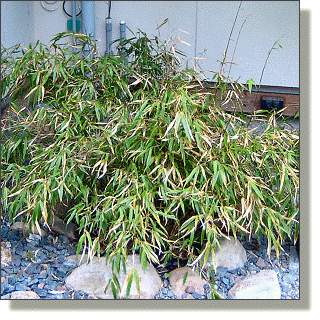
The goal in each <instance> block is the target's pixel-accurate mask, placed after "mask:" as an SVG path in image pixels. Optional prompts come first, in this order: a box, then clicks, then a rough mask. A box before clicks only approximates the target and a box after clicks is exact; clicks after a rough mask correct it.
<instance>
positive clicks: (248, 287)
mask: <svg viewBox="0 0 320 320" xmlns="http://www.w3.org/2000/svg"><path fill="white" fill-rule="evenodd" d="M229 298H230V299H280V298H281V289H280V285H279V282H278V278H277V274H276V272H275V271H273V270H262V271H260V272H259V273H257V274H255V275H250V276H247V277H245V278H244V279H242V280H239V281H238V282H237V283H236V284H235V285H234V286H233V287H232V288H231V289H230V290H229Z"/></svg>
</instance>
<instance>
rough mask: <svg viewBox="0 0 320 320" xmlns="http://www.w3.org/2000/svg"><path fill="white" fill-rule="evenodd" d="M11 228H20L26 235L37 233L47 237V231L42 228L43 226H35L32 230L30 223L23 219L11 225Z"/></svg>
mask: <svg viewBox="0 0 320 320" xmlns="http://www.w3.org/2000/svg"><path fill="white" fill-rule="evenodd" d="M11 229H12V230H18V231H20V232H22V233H23V235H24V236H28V235H29V234H36V235H39V236H41V237H45V236H46V235H47V233H46V232H45V231H44V230H42V229H41V228H40V229H38V228H36V227H35V226H33V227H32V228H31V230H30V229H29V225H28V224H26V223H23V222H21V221H17V222H15V223H13V224H12V226H11Z"/></svg>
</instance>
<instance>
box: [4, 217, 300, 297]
mask: <svg viewBox="0 0 320 320" xmlns="http://www.w3.org/2000/svg"><path fill="white" fill-rule="evenodd" d="M1 220H2V221H1V241H2V242H3V243H4V245H5V247H6V248H11V252H12V262H11V264H3V263H1V299H8V298H9V297H10V294H11V293H12V292H13V291H26V290H32V291H34V292H36V293H37V294H38V295H39V296H40V298H42V299H95V297H93V296H90V295H88V294H86V293H84V292H81V291H74V290H68V289H67V288H66V287H65V279H66V277H67V276H68V274H69V273H70V272H71V271H72V270H73V268H74V267H75V266H74V265H73V264H71V263H70V262H68V261H67V260H66V259H65V257H66V256H69V255H74V254H75V253H76V246H77V243H76V242H71V241H70V240H69V239H68V238H67V237H65V236H61V235H59V236H56V235H51V234H50V235H48V236H46V237H44V238H40V237H39V236H35V235H30V236H29V237H28V238H26V237H23V236H22V234H21V233H19V232H18V231H13V230H11V229H10V227H9V224H8V222H7V221H4V220H3V219H1ZM241 242H242V244H243V246H244V248H245V249H246V251H247V257H248V261H247V262H246V263H245V265H244V266H243V267H242V268H238V269H236V270H231V271H228V270H227V269H226V268H223V267H218V269H217V272H216V273H215V274H214V282H215V285H214V286H215V289H216V290H217V292H218V293H219V294H220V295H221V297H223V298H225V299H227V298H228V291H229V290H230V289H231V287H232V286H233V285H234V284H235V282H236V281H237V280H239V279H242V278H244V277H245V276H247V275H249V274H256V273H258V272H260V270H262V269H273V270H274V271H275V272H276V273H277V276H278V280H279V284H280V288H281V299H299V259H298V256H297V252H296V250H295V247H294V246H293V245H292V244H290V243H285V244H284V246H283V248H284V249H285V252H284V253H282V254H281V255H280V258H279V260H277V259H276V255H275V252H274V251H272V252H271V257H270V259H269V258H268V257H267V243H266V241H265V239H264V238H262V239H261V241H260V243H259V248H256V249H254V248H253V247H252V243H248V242H246V241H245V240H243V241H241ZM257 249H259V250H257ZM174 268H177V262H173V263H171V264H168V265H167V266H166V268H165V269H161V268H158V272H159V275H160V277H161V280H162V288H161V290H160V292H159V293H158V294H157V295H156V296H155V299H176V296H175V295H174V293H173V291H172V290H171V287H170V283H169V280H168V279H167V278H166V276H165V275H166V272H168V270H169V271H171V270H173V269H174ZM163 270H166V272H164V271H163ZM205 292H206V295H201V294H199V293H197V292H190V293H191V294H192V296H193V298H194V299H210V297H211V289H210V286H208V288H205ZM186 295H187V294H186Z"/></svg>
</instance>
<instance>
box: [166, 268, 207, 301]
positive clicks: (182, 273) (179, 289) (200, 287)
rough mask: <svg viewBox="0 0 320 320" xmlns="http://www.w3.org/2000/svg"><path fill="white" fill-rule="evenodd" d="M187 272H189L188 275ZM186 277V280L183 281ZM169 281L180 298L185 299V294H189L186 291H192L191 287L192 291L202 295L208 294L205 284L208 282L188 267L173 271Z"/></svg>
mask: <svg viewBox="0 0 320 320" xmlns="http://www.w3.org/2000/svg"><path fill="white" fill-rule="evenodd" d="M186 273H188V274H187V275H186ZM185 277H186V278H185ZM184 279H185V282H184V281H183V280H184ZM169 281H170V285H171V288H172V291H173V292H174V294H175V295H176V296H177V298H178V299H183V298H184V296H187V294H186V293H190V289H191V288H192V293H193V292H196V293H199V294H201V295H205V294H206V293H205V289H204V286H205V285H206V284H208V282H207V281H205V280H203V279H201V278H200V276H199V275H198V274H197V273H195V272H194V271H193V270H192V269H190V268H188V267H182V268H178V269H175V270H173V271H171V273H170V276H169Z"/></svg>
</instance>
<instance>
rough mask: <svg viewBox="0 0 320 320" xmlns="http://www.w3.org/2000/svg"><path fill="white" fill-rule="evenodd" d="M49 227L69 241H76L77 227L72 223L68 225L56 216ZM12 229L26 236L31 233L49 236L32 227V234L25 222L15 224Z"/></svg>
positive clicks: (53, 216) (52, 218)
mask: <svg viewBox="0 0 320 320" xmlns="http://www.w3.org/2000/svg"><path fill="white" fill-rule="evenodd" d="M49 227H50V229H51V230H52V231H53V232H56V233H58V234H61V235H65V236H67V237H68V238H69V239H72V240H74V239H76V229H77V226H76V225H75V224H74V223H72V222H70V223H68V224H67V223H66V222H65V221H63V220H62V219H60V218H59V217H57V216H56V215H52V217H51V219H50V222H49ZM11 229H12V230H19V231H20V232H22V233H23V234H24V236H27V235H29V234H30V233H31V234H36V235H40V236H41V237H45V236H46V235H47V233H46V232H45V231H44V230H42V229H41V228H40V229H38V228H36V227H35V226H33V227H32V229H31V232H30V230H29V225H28V224H24V223H23V222H20V221H17V222H15V223H13V224H12V226H11Z"/></svg>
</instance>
